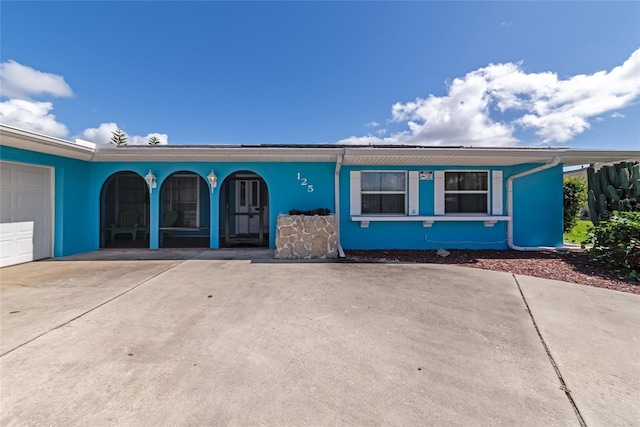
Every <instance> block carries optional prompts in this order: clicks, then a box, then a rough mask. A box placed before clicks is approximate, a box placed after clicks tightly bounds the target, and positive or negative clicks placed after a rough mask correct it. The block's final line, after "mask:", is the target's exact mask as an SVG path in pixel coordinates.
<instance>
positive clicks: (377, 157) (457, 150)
mask: <svg viewBox="0 0 640 427" xmlns="http://www.w3.org/2000/svg"><path fill="white" fill-rule="evenodd" d="M0 145H4V146H9V147H15V148H21V149H25V150H30V151H35V152H40V153H46V154H52V155H58V156H63V157H70V158H75V159H81V160H87V161H97V162H118V161H132V162H136V161H137V162H140V161H144V162H148V161H157V162H168V161H186V162H207V161H209V162H213V161H215V162H251V161H253V162H336V161H337V159H338V157H339V156H342V155H344V160H343V164H344V165H346V166H348V165H353V166H384V165H389V166H439V165H440V166H512V165H518V164H525V163H546V162H548V161H549V160H550V159H553V158H555V157H561V159H562V160H561V162H562V164H563V165H564V166H574V165H582V164H590V163H601V162H619V161H624V160H629V159H630V160H639V161H640V150H583V149H571V148H559V147H544V148H541V147H530V148H525V147H501V148H489V147H426V146H425V147H380V146H346V147H345V146H335V147H333V146H330V145H323V146H318V147H314V146H312V145H309V146H292V147H287V146H275V147H274V146H259V145H256V146H207V145H201V146H180V145H163V146H145V145H141V146H135V145H128V146H126V147H118V146H116V145H112V144H94V143H92V142H88V141H83V140H80V139H79V140H76V142H75V143H74V142H71V141H67V140H64V139H60V138H54V137H50V136H46V135H42V134H39V133H36V132H31V131H27V130H23V129H18V128H15V127H12V126H7V125H3V124H0Z"/></svg>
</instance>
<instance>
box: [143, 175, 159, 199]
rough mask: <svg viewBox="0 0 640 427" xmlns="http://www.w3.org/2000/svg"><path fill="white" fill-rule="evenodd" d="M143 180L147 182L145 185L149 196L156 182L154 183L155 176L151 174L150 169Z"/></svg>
mask: <svg viewBox="0 0 640 427" xmlns="http://www.w3.org/2000/svg"><path fill="white" fill-rule="evenodd" d="M144 180H145V181H147V185H148V186H149V194H151V193H152V192H153V189H154V188H156V185H158V184H157V182H156V176H155V175H154V174H153V172H151V169H149V173H148V174H146V175H145V177H144Z"/></svg>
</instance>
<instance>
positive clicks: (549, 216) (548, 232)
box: [513, 165, 564, 247]
mask: <svg viewBox="0 0 640 427" xmlns="http://www.w3.org/2000/svg"><path fill="white" fill-rule="evenodd" d="M530 166H532V165H530ZM522 169H523V168H518V172H520V170H522ZM524 169H529V168H528V167H527V168H524ZM563 209H564V207H563V187H562V165H558V166H556V167H554V168H551V169H547V170H544V171H542V172H538V173H535V174H533V175H527V176H524V177H522V178H518V179H515V180H514V181H513V213H514V215H513V217H514V220H513V230H514V232H513V243H514V244H515V245H517V246H525V247H526V246H553V247H556V246H561V245H562V243H563V237H562V216H563Z"/></svg>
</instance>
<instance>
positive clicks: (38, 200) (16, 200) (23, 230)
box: [0, 162, 52, 266]
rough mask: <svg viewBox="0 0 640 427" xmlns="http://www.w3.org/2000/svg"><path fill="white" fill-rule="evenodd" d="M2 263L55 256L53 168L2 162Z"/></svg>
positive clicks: (0, 263)
mask: <svg viewBox="0 0 640 427" xmlns="http://www.w3.org/2000/svg"><path fill="white" fill-rule="evenodd" d="M0 167H1V170H2V172H1V173H2V174H1V176H2V193H1V194H2V197H1V199H0V201H1V202H2V205H1V206H0V265H1V266H7V265H12V264H17V263H20V262H28V261H31V260H34V259H41V258H47V257H50V256H51V237H52V233H51V224H52V212H51V210H52V208H51V200H52V196H51V169H48V168H43V167H37V166H31V165H24V164H18V163H7V162H0Z"/></svg>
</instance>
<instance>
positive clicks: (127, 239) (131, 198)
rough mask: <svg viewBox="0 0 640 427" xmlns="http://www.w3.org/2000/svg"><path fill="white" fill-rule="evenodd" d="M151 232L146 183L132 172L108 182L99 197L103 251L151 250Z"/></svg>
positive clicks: (121, 173) (111, 177) (109, 179)
mask: <svg viewBox="0 0 640 427" xmlns="http://www.w3.org/2000/svg"><path fill="white" fill-rule="evenodd" d="M80 214H81V213H80ZM148 228H149V189H148V187H147V183H146V182H145V180H144V179H143V178H142V177H141V176H140V175H138V174H137V173H135V172H131V171H123V172H117V173H115V174H113V175H111V176H110V177H109V178H107V180H106V181H105V182H104V184H103V185H102V191H101V194H100V248H148V247H149V237H148V235H147V234H146V230H148Z"/></svg>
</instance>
